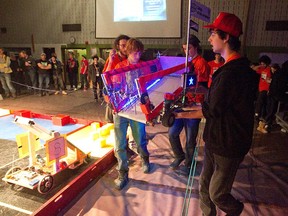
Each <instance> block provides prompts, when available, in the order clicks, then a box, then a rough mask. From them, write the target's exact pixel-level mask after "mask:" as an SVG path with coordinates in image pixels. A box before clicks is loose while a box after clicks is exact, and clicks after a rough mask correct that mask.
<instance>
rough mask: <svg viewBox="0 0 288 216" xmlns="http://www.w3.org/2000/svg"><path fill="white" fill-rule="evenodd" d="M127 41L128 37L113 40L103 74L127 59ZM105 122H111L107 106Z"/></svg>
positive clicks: (120, 36)
mask: <svg viewBox="0 0 288 216" xmlns="http://www.w3.org/2000/svg"><path fill="white" fill-rule="evenodd" d="M129 39H130V37H129V36H127V35H119V36H118V37H117V38H116V39H115V41H114V46H113V49H112V50H111V51H110V53H109V57H108V59H107V60H106V62H105V65H104V68H103V73H105V72H106V71H110V70H113V69H114V68H115V66H116V65H117V64H118V63H120V62H121V61H124V60H126V59H127V54H126V43H127V41H128V40H129ZM105 120H106V121H107V122H110V123H112V122H113V115H112V109H111V108H110V107H109V106H106V113H105Z"/></svg>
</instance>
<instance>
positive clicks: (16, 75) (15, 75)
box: [10, 53, 25, 96]
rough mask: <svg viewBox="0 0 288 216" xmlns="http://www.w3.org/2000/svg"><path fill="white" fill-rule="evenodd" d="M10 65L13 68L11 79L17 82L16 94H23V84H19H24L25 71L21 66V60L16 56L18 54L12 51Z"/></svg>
mask: <svg viewBox="0 0 288 216" xmlns="http://www.w3.org/2000/svg"><path fill="white" fill-rule="evenodd" d="M10 62H11V63H10V67H11V69H12V73H11V79H12V81H14V82H15V85H14V86H15V89H16V95H18V96H19V95H20V94H21V89H22V86H21V85H19V84H22V85H24V82H23V81H24V80H25V78H24V76H23V72H22V70H21V68H20V64H19V61H18V59H17V58H16V56H15V55H14V54H13V53H11V54H10Z"/></svg>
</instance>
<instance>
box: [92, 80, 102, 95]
mask: <svg viewBox="0 0 288 216" xmlns="http://www.w3.org/2000/svg"><path fill="white" fill-rule="evenodd" d="M97 84H98V86H99V97H100V98H101V97H103V95H102V90H103V82H102V79H101V77H100V76H96V80H95V82H93V93H94V99H98V94H97Z"/></svg>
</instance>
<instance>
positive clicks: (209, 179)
mask: <svg viewBox="0 0 288 216" xmlns="http://www.w3.org/2000/svg"><path fill="white" fill-rule="evenodd" d="M242 160H243V158H226V157H222V156H220V155H216V154H213V153H212V152H211V151H209V149H207V148H206V146H205V155H204V165H203V169H202V173H201V176H200V208H201V209H202V211H203V215H205V216H216V206H217V207H218V208H219V209H221V210H222V211H224V212H225V213H226V214H228V215H235V216H236V215H240V213H241V211H242V209H243V204H242V203H241V202H240V201H238V200H236V199H235V198H234V197H233V196H232V195H231V189H232V185H233V182H234V179H235V176H236V173H237V170H238V167H239V165H240V163H241V162H242Z"/></svg>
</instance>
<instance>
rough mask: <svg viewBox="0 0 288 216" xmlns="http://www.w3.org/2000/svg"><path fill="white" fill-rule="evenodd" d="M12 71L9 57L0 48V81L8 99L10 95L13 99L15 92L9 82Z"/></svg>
mask: <svg viewBox="0 0 288 216" xmlns="http://www.w3.org/2000/svg"><path fill="white" fill-rule="evenodd" d="M11 73H12V69H11V67H10V57H9V56H7V55H5V54H4V49H3V48H0V81H1V85H2V88H3V89H4V91H5V97H6V98H9V97H10V94H11V96H12V97H13V98H14V99H15V98H16V90H15V88H14V86H13V84H12V82H11V75H10V74H11Z"/></svg>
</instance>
